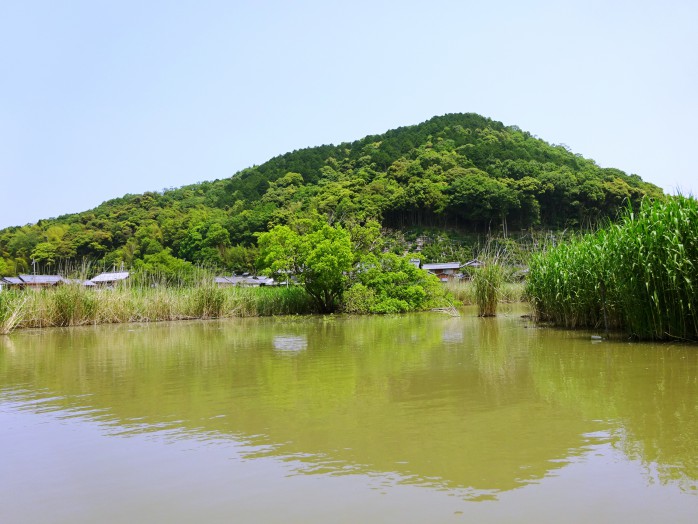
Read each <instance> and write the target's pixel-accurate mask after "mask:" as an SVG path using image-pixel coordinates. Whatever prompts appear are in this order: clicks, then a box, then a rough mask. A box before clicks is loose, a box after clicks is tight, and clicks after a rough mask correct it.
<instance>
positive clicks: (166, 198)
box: [0, 114, 662, 275]
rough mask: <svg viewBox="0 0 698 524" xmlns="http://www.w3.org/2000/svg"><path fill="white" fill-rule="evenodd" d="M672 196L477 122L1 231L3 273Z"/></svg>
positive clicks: (468, 119)
mask: <svg viewBox="0 0 698 524" xmlns="http://www.w3.org/2000/svg"><path fill="white" fill-rule="evenodd" d="M661 194H662V192H661V190H660V189H659V188H658V187H656V186H654V185H652V184H649V183H646V182H643V181H642V180H641V179H640V178H639V177H638V176H636V175H627V174H626V173H624V172H623V171H620V170H618V169H612V168H600V167H599V166H597V165H596V163H595V162H594V161H593V160H590V159H586V158H583V157H581V156H580V155H575V154H574V153H572V152H570V151H569V150H568V149H567V148H565V147H564V146H555V145H551V144H549V143H547V142H545V141H543V140H541V139H538V138H536V137H534V136H533V135H531V134H530V133H528V132H525V131H521V130H520V129H518V128H517V127H515V126H511V127H507V126H504V125H503V124H502V123H500V122H496V121H493V120H491V119H489V118H485V117H482V116H479V115H476V114H449V115H445V116H440V117H434V118H432V119H430V120H428V121H426V122H423V123H421V124H418V125H414V126H407V127H401V128H398V129H394V130H391V131H388V132H386V133H384V134H382V135H373V136H367V137H365V138H363V139H361V140H357V141H355V142H352V143H343V144H339V145H336V146H335V145H323V146H319V147H311V148H307V149H302V150H299V151H294V152H291V153H286V154H284V155H281V156H277V157H275V158H272V159H271V160H269V161H268V162H265V163H264V164H262V165H260V166H254V167H250V168H247V169H244V170H242V171H240V172H238V173H236V174H234V175H233V176H231V177H230V178H227V179H223V180H215V181H212V182H201V183H198V184H192V185H189V186H184V187H181V188H177V189H168V190H164V191H162V192H148V193H144V194H141V195H130V194H129V195H125V196H123V197H121V198H116V199H113V200H109V201H107V202H104V203H103V204H101V205H100V206H98V207H96V208H94V209H91V210H89V211H85V212H81V213H76V214H71V215H64V216H60V217H58V218H51V219H45V220H40V221H39V222H38V223H36V224H32V225H26V226H22V227H11V228H6V229H4V230H2V231H0V274H3V275H13V274H16V273H20V272H25V271H29V270H30V268H31V261H32V260H35V261H36V262H37V263H38V264H39V267H40V268H41V269H42V270H43V271H50V270H51V268H55V267H57V266H58V265H60V264H62V263H67V262H69V261H83V260H86V259H87V260H92V261H101V262H104V263H105V264H106V265H107V266H109V267H111V266H113V265H116V266H121V265H122V264H123V265H124V266H125V267H131V266H138V265H139V264H144V263H147V264H150V265H151V266H153V267H156V266H157V265H158V264H162V265H163V266H167V267H168V268H170V269H173V268H176V267H177V265H178V264H186V263H187V262H189V263H203V264H211V265H217V266H219V267H221V268H227V269H229V270H232V269H240V268H245V267H250V266H251V264H252V263H253V259H254V258H255V257H256V251H255V247H254V246H255V244H256V238H257V237H256V235H255V233H259V232H263V231H267V230H268V229H269V228H270V227H271V226H274V225H278V224H284V223H286V222H288V220H289V219H291V218H298V217H302V216H318V215H319V216H320V217H322V218H324V219H325V220H327V221H328V222H329V223H331V224H343V225H345V226H348V227H351V226H352V225H356V224H363V223H366V222H367V221H368V220H371V219H374V220H377V221H378V222H380V223H381V224H382V225H383V226H384V227H386V228H390V229H393V230H406V229H410V228H417V227H418V228H436V229H449V230H457V231H462V232H466V233H467V232H470V233H472V232H487V231H490V230H491V231H507V230H508V231H519V230H522V229H530V228H538V227H544V228H552V229H558V228H569V227H572V228H574V227H587V226H589V225H593V224H595V223H596V222H597V221H598V220H599V219H600V218H604V217H611V218H612V217H615V215H616V213H617V210H618V209H619V207H620V206H623V205H624V203H625V202H626V201H627V200H630V201H631V202H634V203H639V201H640V200H641V198H642V197H643V196H645V195H651V196H660V195H661Z"/></svg>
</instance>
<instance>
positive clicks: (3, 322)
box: [0, 281, 316, 334]
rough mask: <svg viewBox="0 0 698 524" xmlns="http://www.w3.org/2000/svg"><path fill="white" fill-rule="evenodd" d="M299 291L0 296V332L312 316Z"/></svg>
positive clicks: (70, 289) (177, 289)
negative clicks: (213, 319)
mask: <svg viewBox="0 0 698 524" xmlns="http://www.w3.org/2000/svg"><path fill="white" fill-rule="evenodd" d="M315 312H316V308H315V305H314V303H313V301H312V299H311V298H310V296H309V295H308V294H307V293H306V292H305V290H304V289H303V288H301V287H295V286H294V287H288V288H286V287H273V288H264V287H261V288H237V287H231V288H219V287H216V286H214V284H213V283H212V282H206V281H202V282H200V283H199V284H198V285H186V286H176V285H171V286H161V285H158V286H153V285H152V284H151V285H142V284H140V283H135V284H133V283H132V284H125V285H121V286H117V287H116V288H115V289H90V288H86V287H83V286H81V285H76V284H68V285H64V286H61V287H58V288H55V289H43V290H39V291H31V290H27V291H15V290H11V291H3V292H2V293H0V333H1V334H7V333H9V332H10V331H12V330H13V329H16V328H41V327H57V326H79V325H86V324H106V323H122V322H157V321H163V320H184V319H197V318H201V319H207V318H230V317H243V316H271V315H294V314H307V313H315Z"/></svg>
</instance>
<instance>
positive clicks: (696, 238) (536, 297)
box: [526, 196, 698, 341]
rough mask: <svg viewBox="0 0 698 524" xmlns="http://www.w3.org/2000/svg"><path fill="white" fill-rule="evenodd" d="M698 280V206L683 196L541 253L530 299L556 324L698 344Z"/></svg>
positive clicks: (535, 262)
mask: <svg viewBox="0 0 698 524" xmlns="http://www.w3.org/2000/svg"><path fill="white" fill-rule="evenodd" d="M696 278H698V202H697V201H696V200H695V199H694V198H693V197H685V196H676V197H669V198H667V199H666V200H661V201H654V202H652V201H649V200H646V201H644V202H642V204H641V206H640V209H639V210H638V212H637V213H634V212H633V211H632V210H631V209H630V208H628V209H627V210H626V212H625V214H624V216H623V217H622V219H621V221H620V222H619V223H618V224H614V225H610V226H608V227H606V228H604V229H602V230H600V231H598V232H596V233H594V234H588V235H585V236H583V237H579V238H577V239H574V240H572V241H570V242H568V243H566V244H562V245H559V246H557V247H555V248H554V249H551V250H549V251H547V252H543V253H540V254H538V255H536V256H534V257H533V259H532V261H531V266H530V273H529V276H528V284H527V289H526V294H527V296H528V297H529V300H530V301H531V303H532V305H533V308H534V311H535V312H536V315H537V316H538V318H539V319H541V320H549V321H552V322H553V323H555V324H556V325H560V326H565V327H569V328H578V327H586V328H600V327H602V328H604V329H605V330H611V329H621V330H624V331H625V332H626V333H627V334H628V335H629V336H630V337H632V338H636V339H644V340H676V339H681V340H693V341H695V340H698V311H697V308H698V288H697V287H696Z"/></svg>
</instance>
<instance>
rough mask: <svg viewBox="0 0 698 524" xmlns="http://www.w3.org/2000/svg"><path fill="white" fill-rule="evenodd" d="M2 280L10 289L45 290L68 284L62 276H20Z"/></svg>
mask: <svg viewBox="0 0 698 524" xmlns="http://www.w3.org/2000/svg"><path fill="white" fill-rule="evenodd" d="M1 280H2V284H3V286H5V287H7V288H8V289H11V288H17V289H45V288H49V287H55V286H60V285H62V284H65V283H66V281H65V279H64V278H63V277H62V276H60V275H19V276H17V277H4V278H2V279H1Z"/></svg>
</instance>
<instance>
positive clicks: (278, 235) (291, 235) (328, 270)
mask: <svg viewBox="0 0 698 524" xmlns="http://www.w3.org/2000/svg"><path fill="white" fill-rule="evenodd" d="M258 244H259V248H260V250H261V259H262V262H263V265H264V267H265V268H266V273H267V274H271V275H274V276H276V277H277V278H279V277H280V278H290V277H291V276H293V277H295V278H297V279H298V281H299V282H300V283H301V285H303V287H304V288H305V290H306V291H307V293H308V294H309V295H310V296H311V297H312V298H313V300H314V301H315V303H316V304H317V306H318V309H319V310H320V312H322V313H330V312H332V311H334V310H336V309H337V307H338V306H339V301H340V299H341V297H342V294H343V292H344V288H345V285H346V282H347V274H348V272H349V271H350V270H351V268H352V263H353V259H354V255H353V252H352V246H351V238H350V236H349V232H348V231H346V230H345V229H344V228H342V227H341V226H338V227H332V226H330V225H329V224H327V223H322V222H319V223H317V222H316V223H314V224H308V222H307V221H299V222H297V223H296V224H294V229H292V228H291V227H289V226H276V227H274V228H273V229H272V230H271V231H269V232H267V233H261V234H260V235H259V240H258Z"/></svg>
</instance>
